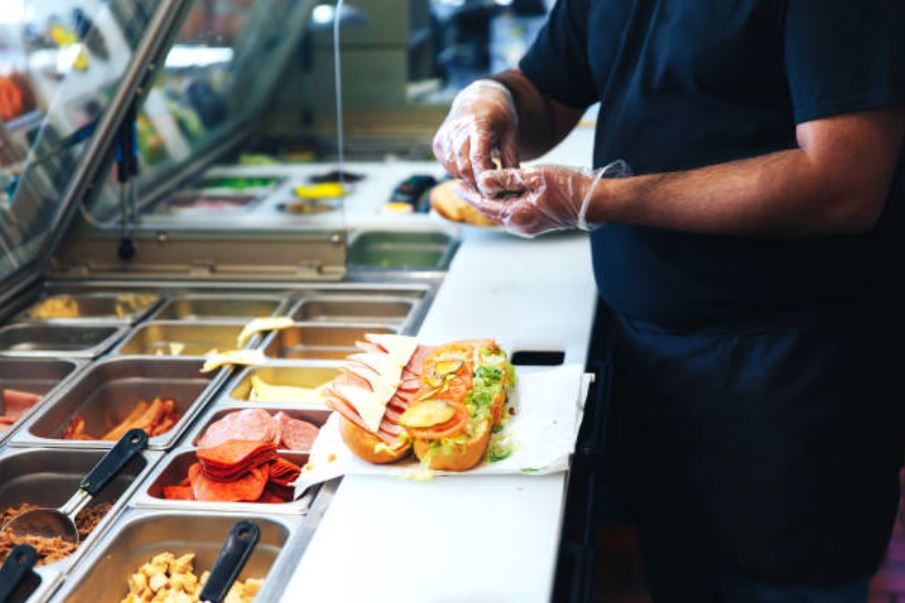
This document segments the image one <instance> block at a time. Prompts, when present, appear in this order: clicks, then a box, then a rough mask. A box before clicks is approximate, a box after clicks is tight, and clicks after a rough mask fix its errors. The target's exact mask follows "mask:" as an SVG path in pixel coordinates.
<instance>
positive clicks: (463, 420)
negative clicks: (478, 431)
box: [406, 400, 468, 440]
mask: <svg viewBox="0 0 905 603" xmlns="http://www.w3.org/2000/svg"><path fill="white" fill-rule="evenodd" d="M447 403H448V404H449V405H450V406H453V407H454V408H455V410H456V414H455V415H453V418H452V419H450V420H449V421H447V422H446V423H443V424H441V425H434V426H433V427H427V428H424V429H416V428H414V427H407V428H406V431H408V432H409V435H411V436H412V437H413V438H420V439H424V440H442V439H443V438H451V437H453V436H456V435H459V434H460V433H461V432H462V431H464V430H465V427H466V426H467V425H468V407H467V406H465V405H464V404H462V403H461V402H455V401H451V400H447Z"/></svg>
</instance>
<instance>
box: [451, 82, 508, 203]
mask: <svg viewBox="0 0 905 603" xmlns="http://www.w3.org/2000/svg"><path fill="white" fill-rule="evenodd" d="M434 155H436V156H437V159H438V160H439V161H440V163H442V164H443V167H445V168H446V171H448V172H449V173H450V175H452V176H453V177H454V178H459V179H461V180H462V181H463V182H465V183H467V184H469V185H471V186H472V187H475V186H477V178H478V176H479V175H480V174H481V173H482V172H485V171H486V170H492V169H494V168H495V167H496V166H494V164H493V161H492V159H493V158H494V157H495V156H497V157H499V160H500V162H501V163H502V167H504V168H515V167H518V165H519V159H518V115H517V113H516V110H515V103H514V102H513V99H512V94H511V93H510V92H509V90H508V89H507V88H506V87H505V86H504V85H502V84H500V83H499V82H496V81H494V80H478V81H476V82H474V83H472V84H471V85H469V86H468V87H466V88H465V89H464V90H462V91H461V92H460V93H459V94H458V95H457V96H456V98H455V100H453V104H452V107H451V108H450V110H449V115H447V116H446V119H445V120H444V122H443V124H442V125H441V126H440V129H439V130H437V134H436V136H434Z"/></svg>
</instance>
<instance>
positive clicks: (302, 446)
mask: <svg viewBox="0 0 905 603" xmlns="http://www.w3.org/2000/svg"><path fill="white" fill-rule="evenodd" d="M273 418H274V420H275V422H276V423H277V424H278V425H279V426H280V447H281V448H286V449H288V450H299V451H308V450H311V446H312V444H314V439H315V438H316V437H317V434H318V433H320V429H319V428H318V427H317V426H316V425H313V424H312V423H309V422H307V421H301V420H299V419H293V418H292V417H290V416H289V415H287V414H286V413H284V412H282V411H280V412H278V413H277V414H276V415H274V417H273Z"/></svg>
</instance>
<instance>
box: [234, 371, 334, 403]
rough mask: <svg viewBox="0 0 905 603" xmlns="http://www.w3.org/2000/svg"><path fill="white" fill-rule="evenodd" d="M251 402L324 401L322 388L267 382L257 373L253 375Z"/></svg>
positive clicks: (249, 394) (249, 399)
mask: <svg viewBox="0 0 905 603" xmlns="http://www.w3.org/2000/svg"><path fill="white" fill-rule="evenodd" d="M248 401H249V402H297V403H304V404H320V403H323V399H322V398H321V388H319V387H301V386H297V385H274V384H272V383H267V382H266V381H264V380H263V379H261V378H260V377H258V376H257V375H252V376H251V391H250V392H249V393H248Z"/></svg>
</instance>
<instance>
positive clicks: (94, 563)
mask: <svg viewBox="0 0 905 603" xmlns="http://www.w3.org/2000/svg"><path fill="white" fill-rule="evenodd" d="M243 520H250V521H253V522H254V523H256V524H257V526H258V528H260V530H261V537H260V540H259V541H258V544H257V546H256V547H255V549H254V551H253V552H252V554H251V557H249V559H248V563H247V564H246V565H245V568H244V569H243V570H242V572H241V573H240V574H239V579H240V580H245V579H247V578H264V579H265V580H264V585H263V587H262V589H261V591H260V592H259V593H258V596H257V600H258V601H275V600H277V598H278V596H279V594H280V593H281V592H282V590H283V589H284V588H285V586H286V583H285V582H284V581H283V580H277V579H274V580H272V581H271V580H269V579H268V577H269V576H278V577H282V576H284V575H287V574H291V570H292V568H293V567H295V565H296V564H297V563H298V559H297V558H296V557H294V556H292V555H290V554H288V551H287V544H289V543H290V539H291V538H292V536H293V535H294V534H296V533H297V532H298V528H299V524H300V520H299V518H293V517H288V516H284V517H278V516H271V517H263V516H257V517H248V516H247V515H244V514H241V513H224V514H220V515H216V516H214V515H209V514H207V513H198V512H190V511H181V512H164V511H154V510H140V509H129V510H128V511H126V512H125V513H124V514H123V515H122V516H121V517H120V518H119V521H118V522H117V524H116V525H115V526H114V527H113V529H112V530H110V532H109V533H108V534H107V535H106V537H105V538H104V541H103V542H102V543H99V545H98V546H96V547H95V548H94V550H93V551H91V554H90V555H89V556H87V557H86V558H85V559H84V560H83V561H81V562H80V563H79V565H78V566H77V567H75V568H74V571H72V572H71V573H70V575H69V576H68V578H67V579H66V581H65V582H64V583H63V585H62V587H61V588H60V590H59V591H58V592H57V594H56V596H55V597H54V601H67V602H69V603H82V602H84V603H119V601H120V600H121V599H122V598H123V597H125V596H126V594H128V592H129V586H128V578H129V576H130V575H131V574H133V573H135V571H136V570H138V568H139V567H141V566H142V565H143V564H145V563H147V562H148V561H150V560H151V558H152V557H154V556H155V555H158V554H160V553H163V552H169V553H173V554H174V555H177V556H179V555H183V554H186V553H194V554H195V560H194V566H195V567H194V570H195V573H196V575H198V576H200V575H201V573H202V572H203V571H205V570H209V569H211V567H212V566H213V564H214V560H215V559H216V558H217V554H218V552H219V551H220V547H221V546H222V545H223V541H224V540H225V539H226V535H227V534H228V533H229V530H230V528H232V526H233V525H235V524H236V522H239V521H243Z"/></svg>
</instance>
